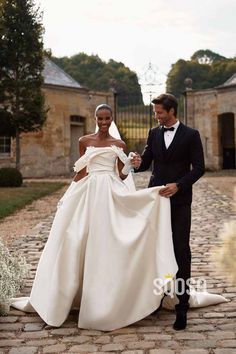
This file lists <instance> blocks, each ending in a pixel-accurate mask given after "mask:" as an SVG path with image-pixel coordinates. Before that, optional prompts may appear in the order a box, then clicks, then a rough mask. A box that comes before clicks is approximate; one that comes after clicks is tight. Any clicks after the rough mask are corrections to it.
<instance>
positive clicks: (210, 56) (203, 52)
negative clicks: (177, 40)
mask: <svg viewBox="0 0 236 354" xmlns="http://www.w3.org/2000/svg"><path fill="white" fill-rule="evenodd" d="M225 59H226V58H225V57H223V56H222V55H220V54H217V53H214V52H212V51H211V50H209V49H200V50H197V51H196V52H195V53H194V54H193V55H192V56H191V61H195V60H197V61H198V63H200V64H212V63H213V62H216V61H221V60H225Z"/></svg>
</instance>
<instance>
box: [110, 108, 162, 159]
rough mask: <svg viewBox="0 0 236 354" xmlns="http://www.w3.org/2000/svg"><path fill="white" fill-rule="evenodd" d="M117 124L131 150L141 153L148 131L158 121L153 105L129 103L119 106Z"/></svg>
mask: <svg viewBox="0 0 236 354" xmlns="http://www.w3.org/2000/svg"><path fill="white" fill-rule="evenodd" d="M116 124H117V126H118V129H119V131H120V134H121V137H122V139H123V140H124V141H125V142H126V144H127V148H128V150H129V151H137V152H139V153H141V152H142V151H143V148H144V146H145V143H146V140H147V136H148V131H149V129H150V128H152V127H153V126H156V125H157V123H156V121H155V120H154V119H153V112H152V105H148V106H145V105H129V106H126V107H119V106H118V107H117V110H116Z"/></svg>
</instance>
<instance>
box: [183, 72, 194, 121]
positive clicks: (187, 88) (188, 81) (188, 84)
mask: <svg viewBox="0 0 236 354" xmlns="http://www.w3.org/2000/svg"><path fill="white" fill-rule="evenodd" d="M184 85H185V91H184V124H185V125H188V91H191V90H192V85H193V80H192V79H191V77H186V79H185V80H184Z"/></svg>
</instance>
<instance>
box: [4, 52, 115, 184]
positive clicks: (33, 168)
mask: <svg viewBox="0 0 236 354" xmlns="http://www.w3.org/2000/svg"><path fill="white" fill-rule="evenodd" d="M43 77H44V85H43V92H44V95H45V105H46V108H49V111H48V113H47V120H46V122H45V124H44V126H43V128H42V130H41V131H39V132H31V133H24V134H22V135H21V172H22V174H23V176H24V177H45V176H59V175H67V174H69V173H70V172H71V171H72V170H73V169H72V167H73V164H74V162H75V161H76V160H77V159H78V138H79V137H80V136H82V135H84V134H89V133H92V132H94V129H95V121H94V111H95V107H96V106H97V105H98V104H100V103H107V104H109V105H111V106H112V107H113V104H114V99H113V94H112V93H110V92H95V91H90V90H89V89H87V88H86V87H82V86H81V85H80V84H79V83H78V82H77V81H75V80H74V79H73V78H72V77H71V76H69V75H68V74H67V73H65V72H64V71H63V70H62V69H61V68H59V67H58V66H57V65H56V64H54V63H53V62H52V61H51V60H49V59H45V65H44V71H43ZM3 166H4V167H5V166H7V167H9V166H12V167H14V166H15V142H14V139H11V138H10V137H6V136H5V137H0V167H3Z"/></svg>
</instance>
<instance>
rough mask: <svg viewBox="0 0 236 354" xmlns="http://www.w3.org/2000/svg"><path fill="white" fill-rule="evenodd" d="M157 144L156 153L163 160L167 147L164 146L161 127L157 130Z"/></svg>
mask: <svg viewBox="0 0 236 354" xmlns="http://www.w3.org/2000/svg"><path fill="white" fill-rule="evenodd" d="M155 142H156V151H157V153H158V155H159V156H160V157H161V158H163V157H164V152H165V146H164V135H163V131H162V128H161V127H159V128H158V129H157V130H156V136H155Z"/></svg>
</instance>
